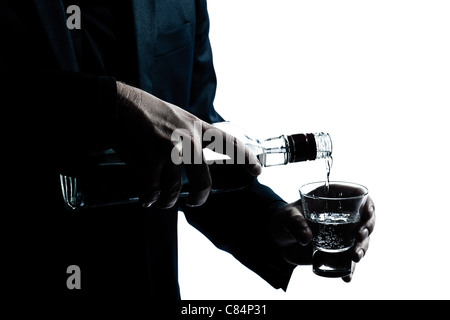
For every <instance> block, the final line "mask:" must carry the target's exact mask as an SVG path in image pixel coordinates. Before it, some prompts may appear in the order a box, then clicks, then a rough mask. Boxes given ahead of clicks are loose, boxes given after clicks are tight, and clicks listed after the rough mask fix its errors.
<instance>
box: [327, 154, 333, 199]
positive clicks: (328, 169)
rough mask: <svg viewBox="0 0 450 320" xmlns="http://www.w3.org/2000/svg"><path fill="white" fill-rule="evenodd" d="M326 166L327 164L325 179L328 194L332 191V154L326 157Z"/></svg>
mask: <svg viewBox="0 0 450 320" xmlns="http://www.w3.org/2000/svg"><path fill="white" fill-rule="evenodd" d="M325 166H326V170H327V179H326V180H325V194H328V192H329V191H330V172H331V167H332V166H333V157H332V156H329V157H327V158H325Z"/></svg>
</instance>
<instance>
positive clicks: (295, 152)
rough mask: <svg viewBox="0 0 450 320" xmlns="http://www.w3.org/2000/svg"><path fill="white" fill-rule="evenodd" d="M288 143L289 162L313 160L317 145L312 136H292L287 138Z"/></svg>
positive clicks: (308, 134)
mask: <svg viewBox="0 0 450 320" xmlns="http://www.w3.org/2000/svg"><path fill="white" fill-rule="evenodd" d="M287 140H288V143H289V154H290V159H289V162H298V161H307V160H315V159H316V156H317V145H316V139H315V137H314V134H312V133H307V134H293V135H290V136H287Z"/></svg>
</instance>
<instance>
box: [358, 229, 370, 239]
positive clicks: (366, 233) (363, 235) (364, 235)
mask: <svg viewBox="0 0 450 320" xmlns="http://www.w3.org/2000/svg"><path fill="white" fill-rule="evenodd" d="M359 234H360V237H361V240H364V239H365V238H367V237H368V236H369V230H368V229H367V228H364V229H362V230H361V231H360V232H359Z"/></svg>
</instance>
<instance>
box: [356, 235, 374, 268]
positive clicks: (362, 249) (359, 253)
mask: <svg viewBox="0 0 450 320" xmlns="http://www.w3.org/2000/svg"><path fill="white" fill-rule="evenodd" d="M369 242H370V237H367V238H365V239H364V240H363V241H360V242H356V243H355V246H354V248H353V252H352V260H353V261H355V262H360V261H361V259H362V258H364V256H365V255H366V253H367V250H369Z"/></svg>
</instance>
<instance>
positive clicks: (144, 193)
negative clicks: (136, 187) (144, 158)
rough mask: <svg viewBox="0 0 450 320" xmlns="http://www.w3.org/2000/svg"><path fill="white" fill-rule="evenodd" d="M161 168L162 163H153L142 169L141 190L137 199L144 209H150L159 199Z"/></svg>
mask: <svg viewBox="0 0 450 320" xmlns="http://www.w3.org/2000/svg"><path fill="white" fill-rule="evenodd" d="M162 167H163V165H162V163H153V164H151V165H148V166H147V167H146V168H145V169H142V170H143V173H142V174H141V177H142V188H141V194H140V196H139V199H140V202H141V204H142V206H143V207H145V208H148V207H150V206H151V205H152V204H154V203H155V202H156V201H157V200H158V198H159V194H160V179H161V171H162Z"/></svg>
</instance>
